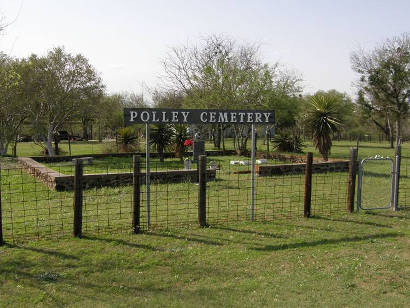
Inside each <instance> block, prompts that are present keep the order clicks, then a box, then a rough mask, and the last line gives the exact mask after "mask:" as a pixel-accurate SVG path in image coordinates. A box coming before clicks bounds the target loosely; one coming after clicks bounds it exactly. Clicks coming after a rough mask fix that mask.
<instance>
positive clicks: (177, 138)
mask: <svg viewBox="0 0 410 308" xmlns="http://www.w3.org/2000/svg"><path fill="white" fill-rule="evenodd" d="M188 138H189V133H188V127H187V126H186V125H183V124H175V125H174V144H175V157H179V158H180V160H181V161H182V160H183V157H184V155H185V145H184V143H185V141H186V140H187V139H188Z"/></svg>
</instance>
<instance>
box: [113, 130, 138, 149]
mask: <svg viewBox="0 0 410 308" xmlns="http://www.w3.org/2000/svg"><path fill="white" fill-rule="evenodd" d="M117 139H118V144H119V145H120V148H121V151H123V152H130V151H135V150H136V148H137V147H138V146H137V144H138V134H137V131H136V130H135V128H134V127H131V126H130V127H124V128H121V129H119V130H118V135H117Z"/></svg>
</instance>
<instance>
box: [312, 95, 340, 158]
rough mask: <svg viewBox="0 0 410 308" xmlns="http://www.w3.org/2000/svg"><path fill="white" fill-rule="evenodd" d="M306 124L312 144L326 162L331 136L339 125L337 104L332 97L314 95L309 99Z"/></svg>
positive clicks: (330, 145)
mask: <svg viewBox="0 0 410 308" xmlns="http://www.w3.org/2000/svg"><path fill="white" fill-rule="evenodd" d="M309 104H310V106H309V109H308V111H307V114H306V124H307V126H308V128H309V129H311V130H312V133H313V144H314V145H315V147H316V149H318V150H319V153H320V154H321V155H322V158H323V160H324V161H327V160H328V158H329V154H330V149H331V147H332V135H333V133H335V132H336V131H337V130H338V129H339V127H340V125H341V120H340V118H341V116H340V114H339V111H338V109H337V102H336V100H335V98H333V97H332V96H325V95H315V96H312V97H310V99H309Z"/></svg>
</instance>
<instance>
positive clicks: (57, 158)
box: [29, 150, 236, 163]
mask: <svg viewBox="0 0 410 308" xmlns="http://www.w3.org/2000/svg"><path fill="white" fill-rule="evenodd" d="M205 154H206V155H207V156H232V155H236V152H235V151H233V150H227V151H222V150H221V151H219V150H215V151H205ZM133 155H139V156H141V157H145V152H138V153H110V154H84V155H73V156H53V157H48V156H30V157H29V158H31V159H33V160H35V161H37V162H40V163H56V162H62V161H71V160H72V159H74V158H82V157H94V158H104V157H132V156H133ZM186 155H187V156H190V157H191V156H192V152H186ZM150 156H151V157H153V158H155V157H159V154H158V153H156V152H153V153H150ZM164 157H165V158H173V157H175V153H172V152H167V153H164Z"/></svg>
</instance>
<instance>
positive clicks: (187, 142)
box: [184, 139, 193, 147]
mask: <svg viewBox="0 0 410 308" xmlns="http://www.w3.org/2000/svg"><path fill="white" fill-rule="evenodd" d="M192 144H193V142H192V140H191V139H187V140H185V142H184V146H185V147H189V146H191V145H192Z"/></svg>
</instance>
